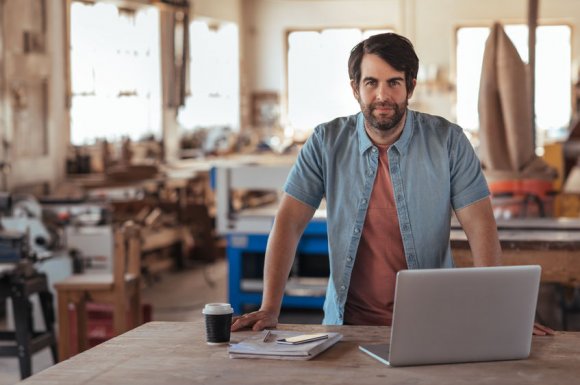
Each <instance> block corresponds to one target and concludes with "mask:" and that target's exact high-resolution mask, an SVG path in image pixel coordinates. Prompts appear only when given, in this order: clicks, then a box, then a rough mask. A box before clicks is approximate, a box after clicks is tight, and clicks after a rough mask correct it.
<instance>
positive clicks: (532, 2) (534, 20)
mask: <svg viewBox="0 0 580 385" xmlns="http://www.w3.org/2000/svg"><path fill="white" fill-rule="evenodd" d="M538 2H539V0H528V48H529V68H530V103H531V104H532V106H531V110H530V111H531V115H532V116H531V119H532V139H533V142H532V143H533V144H534V150H535V147H536V107H535V103H536V95H535V92H536V80H535V79H536V27H537V25H538Z"/></svg>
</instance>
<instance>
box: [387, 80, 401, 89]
mask: <svg viewBox="0 0 580 385" xmlns="http://www.w3.org/2000/svg"><path fill="white" fill-rule="evenodd" d="M399 84H401V82H400V81H398V80H391V81H390V82H389V85H390V86H391V87H396V86H398V85H399Z"/></svg>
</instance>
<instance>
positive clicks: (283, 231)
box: [261, 195, 314, 316]
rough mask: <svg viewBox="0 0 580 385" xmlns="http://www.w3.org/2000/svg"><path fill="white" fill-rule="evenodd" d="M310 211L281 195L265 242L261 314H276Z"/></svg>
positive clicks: (297, 202) (308, 208) (301, 204)
mask: <svg viewBox="0 0 580 385" xmlns="http://www.w3.org/2000/svg"><path fill="white" fill-rule="evenodd" d="M313 214H314V209H312V208H311V207H309V206H306V205H305V204H303V203H301V202H299V201H297V200H295V199H294V198H292V197H290V196H287V195H285V196H284V197H283V198H282V202H281V204H280V208H279V211H278V214H277V215H276V219H275V220H274V226H273V227H272V231H271V233H270V237H269V238H268V245H267V247H266V259H265V263H264V293H263V299H262V306H261V310H266V311H268V312H269V313H271V314H275V315H276V316H277V315H278V314H279V313H280V307H281V305H282V297H283V296H284V288H285V286H286V281H287V280H288V274H289V273H290V269H291V267H292V262H293V261H294V256H295V255H296V248H297V247H298V241H299V240H300V237H301V236H302V233H303V232H304V229H305V228H306V226H307V225H308V222H309V221H310V219H311V218H312V215H313Z"/></svg>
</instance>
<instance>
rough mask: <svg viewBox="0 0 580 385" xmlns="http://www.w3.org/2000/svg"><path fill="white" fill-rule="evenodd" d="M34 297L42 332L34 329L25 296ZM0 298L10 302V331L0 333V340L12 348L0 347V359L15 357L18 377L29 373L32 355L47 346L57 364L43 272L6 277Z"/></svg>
mask: <svg viewBox="0 0 580 385" xmlns="http://www.w3.org/2000/svg"><path fill="white" fill-rule="evenodd" d="M33 294H38V297H39V299H40V307H41V309H42V315H43V318H44V323H45V328H46V330H45V331H42V332H39V331H35V330H34V322H33V321H34V320H33V316H32V315H33V311H32V304H31V303H30V301H29V297H30V296H31V295H33ZM0 297H2V298H11V299H12V309H13V312H14V329H15V330H14V331H13V332H11V331H10V332H7V331H3V332H0V340H2V341H14V342H15V344H14V345H2V346H0V357H1V356H6V357H18V362H19V365H20V378H21V379H25V378H26V377H29V376H30V375H31V374H32V354H34V353H36V352H38V351H39V350H41V349H44V348H46V347H50V351H51V353H52V358H53V360H54V362H55V363H56V362H57V348H56V337H55V335H54V329H53V324H54V306H53V302H52V294H51V293H50V291H49V290H48V280H47V278H46V275H45V274H43V273H38V272H36V271H35V272H34V273H32V274H30V275H22V274H18V273H14V274H10V275H7V276H5V277H3V278H2V279H0Z"/></svg>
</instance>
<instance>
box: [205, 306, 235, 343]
mask: <svg viewBox="0 0 580 385" xmlns="http://www.w3.org/2000/svg"><path fill="white" fill-rule="evenodd" d="M233 312H234V310H233V309H232V306H231V305H230V304H229V303H208V304H206V305H205V307H204V308H203V312H202V313H203V314H204V315H205V333H206V339H207V344H208V345H221V344H227V343H228V342H230V328H231V326H232V314H233Z"/></svg>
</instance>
